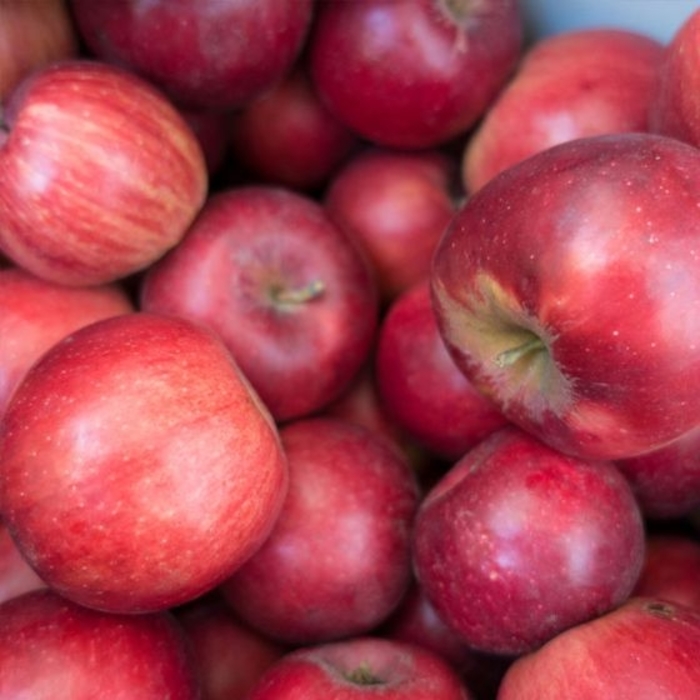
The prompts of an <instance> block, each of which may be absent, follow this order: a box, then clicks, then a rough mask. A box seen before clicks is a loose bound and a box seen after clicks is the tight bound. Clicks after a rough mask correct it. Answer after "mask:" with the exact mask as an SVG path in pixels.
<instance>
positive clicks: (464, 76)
mask: <svg viewBox="0 0 700 700" xmlns="http://www.w3.org/2000/svg"><path fill="white" fill-rule="evenodd" d="M522 34H523V32H522V26H521V19H520V15H519V10H518V6H517V3H516V2H512V1H511V0H485V1H483V2H480V3H478V7H477V6H476V5H474V4H473V3H470V2H462V1H459V0H458V1H457V2H445V1H443V0H418V1H416V2H400V3H399V2H394V0H359V1H356V2H328V3H322V4H320V5H318V7H317V11H316V21H315V24H314V28H313V31H312V33H311V35H310V38H309V42H308V44H309V46H308V52H309V65H310V70H311V76H312V79H313V81H314V84H315V85H316V89H317V90H318V92H319V96H320V97H321V99H322V100H323V101H324V102H325V104H326V105H327V106H328V108H329V109H330V110H331V111H332V112H333V113H334V114H335V115H336V116H337V117H338V118H339V119H341V121H343V122H344V123H345V124H347V125H348V126H349V127H350V128H351V129H353V130H354V131H355V132H356V133H357V134H359V135H360V136H362V137H363V138H364V139H366V140H368V141H371V142H373V143H376V144H379V145H382V146H389V147H393V148H401V149H418V148H430V147H433V146H436V145H438V144H441V143H443V142H446V141H448V140H449V139H451V138H453V137H455V136H457V135H459V134H462V133H464V132H466V131H467V130H468V129H469V128H471V126H473V125H474V123H475V122H476V121H477V120H478V118H479V117H480V116H481V115H482V114H483V113H484V111H485V110H486V108H487V107H488V105H489V104H491V102H492V100H493V99H494V97H495V96H496V94H497V92H498V90H499V89H500V88H501V86H502V85H503V84H504V82H505V80H506V78H507V77H508V76H509V75H510V73H511V71H512V70H513V69H514V68H515V65H516V62H517V60H518V58H519V55H520V50H521V47H522V39H523V37H522Z"/></svg>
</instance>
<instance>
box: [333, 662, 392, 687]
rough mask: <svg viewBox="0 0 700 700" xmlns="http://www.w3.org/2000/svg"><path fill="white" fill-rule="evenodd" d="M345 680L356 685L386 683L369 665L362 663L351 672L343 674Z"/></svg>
mask: <svg viewBox="0 0 700 700" xmlns="http://www.w3.org/2000/svg"><path fill="white" fill-rule="evenodd" d="M343 675H344V676H345V678H346V679H347V680H348V681H350V682H351V683H353V684H355V685H382V684H383V683H384V681H382V680H381V679H380V678H378V677H377V676H376V675H375V674H374V673H372V670H371V669H370V667H369V664H367V663H361V664H360V665H359V666H357V667H355V668H354V669H352V670H351V671H348V672H346V673H344V674H343Z"/></svg>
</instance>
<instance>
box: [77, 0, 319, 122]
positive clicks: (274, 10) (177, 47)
mask: <svg viewBox="0 0 700 700" xmlns="http://www.w3.org/2000/svg"><path fill="white" fill-rule="evenodd" d="M71 7H72V10H73V14H74V16H75V20H76V23H77V27H78V29H79V31H80V35H81V37H82V39H83V40H84V41H85V43H86V44H87V46H88V47H89V49H90V50H91V51H92V52H93V53H94V55H96V56H98V57H99V58H101V59H103V60H107V61H110V62H113V63H118V64H121V65H124V66H127V67H128V68H129V69H130V70H132V71H134V72H136V73H138V74H140V75H143V76H144V77H146V78H148V79H149V80H150V81H151V82H153V83H154V84H155V85H158V86H159V87H160V88H161V89H163V90H164V91H165V92H166V93H168V94H169V95H170V97H171V98H172V99H173V100H175V101H176V102H177V103H178V104H182V105H183V106H187V107H198V108H211V109H216V110H219V111H220V110H230V109H235V108H239V107H241V106H242V105H243V104H244V103H245V102H247V101H248V100H250V99H252V98H253V97H255V96H257V95H259V94H261V93H262V92H263V91H264V90H266V89H268V88H270V87H272V86H273V85H274V84H275V83H276V82H277V81H278V80H280V79H282V78H283V77H284V76H285V75H286V73H287V72H288V71H289V70H290V69H291V67H292V65H293V63H294V62H295V61H296V59H297V56H298V54H299V52H300V50H301V48H302V46H303V44H304V42H305V39H306V35H307V31H308V29H309V25H310V22H311V18H312V13H313V8H314V4H313V0H238V1H237V2H220V0H196V1H195V0H126V1H124V2H92V0H71Z"/></svg>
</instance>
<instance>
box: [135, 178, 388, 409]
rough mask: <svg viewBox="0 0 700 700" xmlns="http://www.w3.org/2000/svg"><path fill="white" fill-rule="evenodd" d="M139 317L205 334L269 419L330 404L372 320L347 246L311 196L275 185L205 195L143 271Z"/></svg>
mask: <svg viewBox="0 0 700 700" xmlns="http://www.w3.org/2000/svg"><path fill="white" fill-rule="evenodd" d="M141 308H142V309H143V310H145V311H155V312H160V313H168V314H174V315H179V316H183V317H186V318H190V319H193V320H196V321H198V322H200V323H204V324H206V325H207V326H209V327H210V328H212V329H214V330H215V331H216V332H217V333H218V334H219V335H220V336H221V337H222V339H223V340H224V342H225V343H226V345H227V347H228V348H229V350H230V351H231V353H232V354H233V356H234V357H235V358H236V360H237V362H238V364H239V365H240V367H241V369H242V370H243V371H244V372H245V374H246V376H247V377H248V379H249V380H250V382H251V384H252V385H253V386H254V387H255V389H256V391H257V392H258V394H259V395H260V396H261V398H262V400H263V401H264V403H265V405H266V406H267V407H268V408H269V410H270V411H271V413H272V415H273V416H274V417H275V419H276V420H278V421H285V420H290V419H293V418H299V417H302V416H304V415H308V414H310V413H312V412H315V411H318V410H320V409H321V408H323V406H324V405H326V404H328V403H329V402H331V401H332V400H334V399H335V398H337V397H338V396H339V395H340V394H341V393H342V392H343V391H344V390H345V388H346V387H347V386H348V385H349V384H350V382H351V381H352V380H353V378H354V376H355V375H356V373H357V372H358V371H359V369H360V368H361V367H362V365H363V363H364V362H365V361H366V358H367V357H368V355H369V352H370V350H371V346H372V343H373V342H374V336H375V331H376V328H377V323H378V302H377V293H376V289H375V283H374V280H373V278H372V277H371V271H370V269H369V266H368V265H367V263H366V262H365V260H364V259H363V257H362V256H361V254H360V252H359V251H358V250H357V248H356V247H355V246H354V245H353V244H352V242H351V241H350V240H349V239H348V237H347V236H345V234H344V233H343V232H342V231H341V230H340V229H339V228H338V227H337V226H336V225H335V224H334V223H333V222H332V221H331V220H330V219H329V217H328V216H327V215H326V213H325V212H324V210H323V208H322V207H321V205H320V204H318V203H317V202H316V201H314V200H313V199H311V197H308V196H306V195H302V194H299V193H296V192H293V191H291V190H288V189H286V188H282V187H273V186H255V185H248V186H242V187H233V188H229V189H226V190H222V191H218V192H216V193H214V194H212V195H211V196H210V197H209V199H208V201H207V203H206V204H205V206H204V207H203V209H202V212H201V213H200V216H199V217H198V219H197V221H196V222H195V223H194V225H193V226H192V228H191V229H190V231H189V233H188V235H187V236H186V237H185V239H184V240H183V241H182V243H181V244H180V245H178V246H177V247H176V248H175V250H173V251H171V253H170V254H169V255H167V256H165V257H164V258H163V259H162V260H160V261H158V262H157V263H155V264H154V265H153V266H151V268H150V269H149V270H148V271H147V273H146V275H145V277H144V280H143V285H142V287H141Z"/></svg>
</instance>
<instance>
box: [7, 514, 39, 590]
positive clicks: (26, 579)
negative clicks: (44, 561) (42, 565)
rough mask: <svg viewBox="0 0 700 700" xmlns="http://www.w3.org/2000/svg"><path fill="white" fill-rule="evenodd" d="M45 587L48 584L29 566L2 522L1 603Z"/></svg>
mask: <svg viewBox="0 0 700 700" xmlns="http://www.w3.org/2000/svg"><path fill="white" fill-rule="evenodd" d="M45 587H46V584H45V583H44V582H43V581H42V580H41V579H40V578H39V577H38V576H37V574H36V571H34V569H32V567H31V566H29V564H28V563H27V561H26V560H25V559H24V557H23V556H22V554H21V553H20V551H19V549H17V545H16V544H15V542H14V540H13V539H12V537H11V536H10V533H9V532H8V531H7V528H6V527H5V526H4V525H3V524H2V523H1V522H0V603H3V602H4V601H6V600H9V599H10V598H14V597H15V596H18V595H21V594H22V593H26V592H27V591H33V590H35V589H36V588H45Z"/></svg>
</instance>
